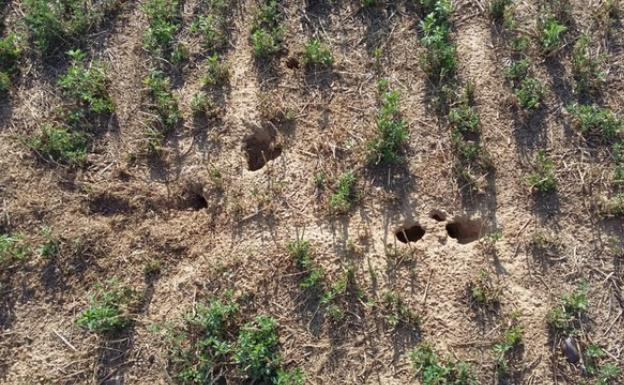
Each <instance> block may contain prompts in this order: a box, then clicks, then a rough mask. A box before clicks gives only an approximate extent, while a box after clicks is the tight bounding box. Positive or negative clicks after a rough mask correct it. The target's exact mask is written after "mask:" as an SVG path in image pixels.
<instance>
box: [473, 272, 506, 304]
mask: <svg viewBox="0 0 624 385" xmlns="http://www.w3.org/2000/svg"><path fill="white" fill-rule="evenodd" d="M468 294H469V296H470V300H471V302H472V303H474V304H476V305H477V306H481V307H484V308H489V309H493V308H495V307H497V306H498V305H499V304H500V296H501V289H500V288H499V287H498V286H497V285H496V284H495V283H494V282H493V280H492V277H491V276H490V274H489V273H488V271H487V270H483V269H482V270H481V271H480V272H479V275H478V276H477V277H476V278H475V279H474V280H473V281H471V282H470V283H469V284H468Z"/></svg>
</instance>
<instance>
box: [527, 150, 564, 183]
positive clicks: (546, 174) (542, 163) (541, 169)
mask: <svg viewBox="0 0 624 385" xmlns="http://www.w3.org/2000/svg"><path fill="white" fill-rule="evenodd" d="M527 183H528V185H529V187H530V188H531V189H533V190H536V191H539V192H541V193H548V192H552V191H555V190H556V189H557V179H556V176H555V164H554V163H553V161H552V160H550V159H548V157H547V156H546V153H545V152H544V151H543V150H539V151H538V152H537V154H536V155H535V160H534V163H533V172H532V173H531V174H529V176H528V177H527Z"/></svg>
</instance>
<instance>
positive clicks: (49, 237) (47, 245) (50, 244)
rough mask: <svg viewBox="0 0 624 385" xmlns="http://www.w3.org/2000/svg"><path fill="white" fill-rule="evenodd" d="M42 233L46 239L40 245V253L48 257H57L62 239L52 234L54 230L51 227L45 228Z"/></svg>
mask: <svg viewBox="0 0 624 385" xmlns="http://www.w3.org/2000/svg"><path fill="white" fill-rule="evenodd" d="M41 233H42V235H43V238H44V239H45V241H44V242H43V244H42V245H41V246H40V247H39V255H41V256H42V257H44V258H48V259H51V258H54V257H56V256H57V255H58V254H59V251H60V247H61V240H60V239H58V238H56V237H55V236H54V235H53V234H52V230H51V229H50V228H49V227H45V228H43V230H42V231H41Z"/></svg>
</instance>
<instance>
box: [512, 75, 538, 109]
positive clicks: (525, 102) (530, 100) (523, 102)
mask: <svg viewBox="0 0 624 385" xmlns="http://www.w3.org/2000/svg"><path fill="white" fill-rule="evenodd" d="M514 94H515V95H516V98H518V103H519V104H520V106H521V107H522V108H524V109H527V110H535V109H537V108H539V107H540V106H541V103H542V99H544V86H543V85H542V83H541V82H540V81H539V80H537V79H535V78H532V77H526V78H524V79H522V81H521V82H520V85H519V86H518V88H516V89H515V90H514Z"/></svg>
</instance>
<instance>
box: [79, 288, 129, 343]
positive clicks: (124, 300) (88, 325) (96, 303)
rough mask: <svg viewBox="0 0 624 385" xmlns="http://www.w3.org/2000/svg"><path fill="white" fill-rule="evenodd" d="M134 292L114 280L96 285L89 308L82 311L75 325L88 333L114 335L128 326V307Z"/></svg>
mask: <svg viewBox="0 0 624 385" xmlns="http://www.w3.org/2000/svg"><path fill="white" fill-rule="evenodd" d="M133 296H134V292H133V291H132V290H131V289H129V288H127V287H125V286H122V285H121V284H120V283H119V282H118V281H116V280H109V281H107V282H105V283H104V284H103V285H96V287H95V289H94V291H93V293H92V294H91V295H90V299H89V302H90V304H89V307H88V308H87V309H86V310H85V311H83V312H82V313H81V314H80V316H79V317H78V319H77V320H76V324H77V325H78V326H80V327H83V328H85V329H87V330H89V331H90V332H95V333H100V334H105V333H115V332H119V331H121V330H123V329H124V328H126V327H127V326H129V325H130V324H131V323H132V321H131V320H130V318H129V315H128V305H129V303H130V302H131V301H132V298H133Z"/></svg>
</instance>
